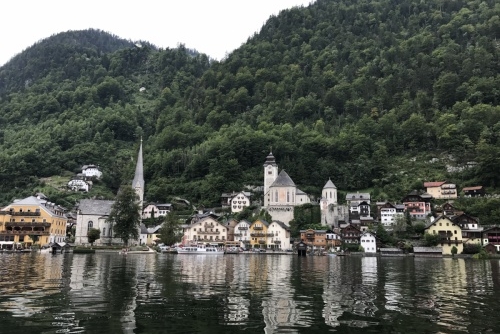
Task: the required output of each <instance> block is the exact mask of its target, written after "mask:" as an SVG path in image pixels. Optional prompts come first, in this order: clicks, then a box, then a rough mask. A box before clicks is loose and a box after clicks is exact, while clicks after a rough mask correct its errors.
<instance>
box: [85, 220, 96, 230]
mask: <svg viewBox="0 0 500 334" xmlns="http://www.w3.org/2000/svg"><path fill="white" fill-rule="evenodd" d="M87 225H88V226H87V227H88V229H91V228H92V227H94V222H93V221H92V220H89V222H88V223H87Z"/></svg>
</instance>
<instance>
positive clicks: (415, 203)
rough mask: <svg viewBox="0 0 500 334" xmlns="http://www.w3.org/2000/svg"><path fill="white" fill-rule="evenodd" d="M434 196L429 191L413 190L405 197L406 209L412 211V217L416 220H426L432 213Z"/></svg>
mask: <svg viewBox="0 0 500 334" xmlns="http://www.w3.org/2000/svg"><path fill="white" fill-rule="evenodd" d="M431 199H432V196H431V195H430V194H427V193H422V194H421V193H419V192H418V191H416V190H413V191H412V192H410V193H409V194H408V195H406V196H405V197H404V198H403V205H404V206H405V211H408V212H409V213H410V217H411V218H413V219H415V220H425V219H426V218H427V216H428V215H429V214H430V213H431Z"/></svg>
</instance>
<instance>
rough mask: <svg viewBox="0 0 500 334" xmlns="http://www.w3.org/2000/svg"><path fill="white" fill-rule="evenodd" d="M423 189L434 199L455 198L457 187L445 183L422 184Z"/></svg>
mask: <svg viewBox="0 0 500 334" xmlns="http://www.w3.org/2000/svg"><path fill="white" fill-rule="evenodd" d="M424 188H426V191H427V193H428V194H429V195H431V196H432V197H433V198H436V199H450V198H457V185H456V184H454V183H449V182H446V181H438V182H424Z"/></svg>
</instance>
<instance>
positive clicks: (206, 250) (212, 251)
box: [177, 245, 224, 255]
mask: <svg viewBox="0 0 500 334" xmlns="http://www.w3.org/2000/svg"><path fill="white" fill-rule="evenodd" d="M177 254H207V255H222V254H224V250H223V249H220V248H217V247H214V246H202V245H199V246H184V247H177Z"/></svg>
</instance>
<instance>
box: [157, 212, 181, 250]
mask: <svg viewBox="0 0 500 334" xmlns="http://www.w3.org/2000/svg"><path fill="white" fill-rule="evenodd" d="M179 230H180V228H179V217H177V215H176V214H175V213H173V212H170V213H169V214H168V215H167V216H166V217H165V221H164V222H163V224H162V225H161V230H160V240H161V242H162V243H164V244H165V245H173V244H175V243H176V242H179V241H181V238H182V235H181V233H179Z"/></svg>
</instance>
